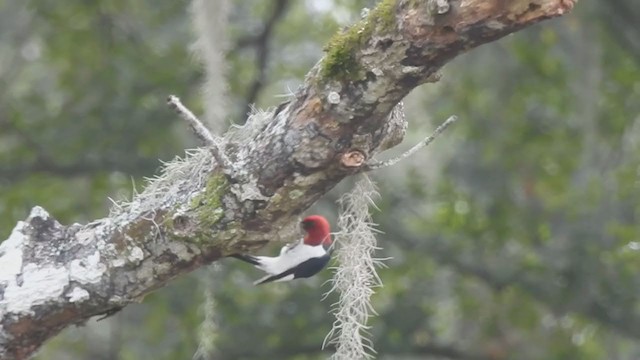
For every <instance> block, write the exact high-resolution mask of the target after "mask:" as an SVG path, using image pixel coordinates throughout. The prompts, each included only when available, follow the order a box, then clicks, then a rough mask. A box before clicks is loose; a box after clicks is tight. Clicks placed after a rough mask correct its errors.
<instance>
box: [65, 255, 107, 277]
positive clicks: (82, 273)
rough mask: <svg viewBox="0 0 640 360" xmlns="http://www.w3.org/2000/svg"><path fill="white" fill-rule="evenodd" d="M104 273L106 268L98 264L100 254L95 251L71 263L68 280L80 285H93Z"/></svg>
mask: <svg viewBox="0 0 640 360" xmlns="http://www.w3.org/2000/svg"><path fill="white" fill-rule="evenodd" d="M106 271H107V267H106V266H105V265H104V264H103V263H101V262H100V252H98V251H96V252H95V253H93V254H92V255H89V256H87V257H86V258H84V259H82V260H77V259H76V260H73V261H71V264H70V265H69V279H71V280H72V281H77V282H79V283H81V284H95V283H98V282H99V281H100V279H101V278H102V275H103V274H104V273H105V272H106Z"/></svg>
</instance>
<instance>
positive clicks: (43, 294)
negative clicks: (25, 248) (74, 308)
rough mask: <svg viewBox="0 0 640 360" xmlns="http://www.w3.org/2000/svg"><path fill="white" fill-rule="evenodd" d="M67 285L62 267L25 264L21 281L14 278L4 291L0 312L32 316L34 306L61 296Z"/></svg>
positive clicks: (66, 278) (66, 273)
mask: <svg viewBox="0 0 640 360" xmlns="http://www.w3.org/2000/svg"><path fill="white" fill-rule="evenodd" d="M68 284H69V272H68V271H67V269H66V268H64V267H56V266H50V265H45V266H38V265H36V264H27V265H26V266H25V267H24V268H23V269H22V276H21V279H20V280H18V279H17V278H14V279H13V280H12V281H10V282H9V284H8V286H7V288H6V289H5V290H4V300H3V301H2V303H0V310H2V311H6V312H9V313H13V314H20V313H29V314H32V313H33V307H34V306H36V305H42V304H45V303H46V302H48V301H51V299H56V298H57V297H59V296H61V295H62V293H63V291H64V288H65V287H66V286H67V285H68ZM3 307H4V308H3ZM2 311H0V312H2Z"/></svg>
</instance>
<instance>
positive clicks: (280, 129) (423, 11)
mask: <svg viewBox="0 0 640 360" xmlns="http://www.w3.org/2000/svg"><path fill="white" fill-rule="evenodd" d="M431 4H432V1H409V0H401V1H392V0H385V1H383V2H382V3H381V4H380V5H379V6H378V7H377V8H376V9H374V10H372V11H371V12H370V13H369V15H368V16H367V17H366V18H365V19H363V20H362V21H360V22H359V23H358V24H356V25H354V26H353V27H351V28H350V29H349V30H347V31H345V32H343V33H341V34H337V35H336V36H335V37H334V38H333V39H332V40H331V41H330V42H329V44H328V45H327V47H326V55H325V57H324V58H323V59H322V60H321V61H320V62H319V63H318V64H317V65H316V66H315V67H314V68H313V69H311V71H310V72H309V73H308V75H307V77H306V80H305V83H304V85H303V86H302V87H301V88H300V89H299V90H298V91H297V92H296V94H295V95H294V96H293V98H292V99H291V100H290V101H289V102H288V103H286V104H284V105H283V106H281V107H279V108H278V111H271V112H259V113H256V114H253V115H252V116H251V118H250V119H249V120H248V122H247V125H245V126H244V127H242V128H238V129H234V130H233V131H232V132H230V133H228V134H227V136H226V138H225V143H224V144H225V146H224V149H221V151H224V152H225V154H226V155H227V156H228V158H229V164H230V166H231V167H232V168H231V169H225V170H229V171H224V172H223V170H222V169H221V168H220V166H219V164H216V163H215V161H213V159H212V158H211V156H210V153H209V152H208V151H207V150H203V149H199V150H196V151H194V152H191V153H189V154H188V156H187V157H186V158H185V159H182V160H177V161H175V162H172V163H169V164H167V165H166V167H165V168H164V169H163V173H162V174H161V175H160V176H159V177H158V179H156V180H154V181H152V182H150V183H149V185H148V186H147V188H146V189H145V190H144V192H143V193H141V194H139V195H138V196H136V197H135V198H134V199H133V200H132V201H131V203H128V204H121V205H120V206H119V207H117V208H115V209H114V210H113V211H112V214H111V215H110V216H109V217H107V218H104V219H100V220H96V221H94V222H91V223H89V224H87V225H79V224H73V225H70V226H63V225H61V224H59V223H58V222H57V221H56V220H55V219H53V218H52V217H51V216H50V215H49V214H48V213H47V212H46V211H44V210H43V209H42V208H39V207H35V208H34V209H33V210H32V212H31V214H30V216H29V217H28V218H27V220H26V221H24V222H19V223H18V224H17V225H16V227H15V228H14V230H13V232H12V233H11V236H10V237H9V239H8V240H6V241H5V242H3V243H2V244H1V245H0V358H2V359H24V358H27V357H28V356H30V355H31V354H32V353H33V352H34V351H35V350H37V349H38V347H39V346H40V345H41V344H42V343H43V342H44V341H45V340H47V339H49V338H50V337H52V336H54V335H55V334H57V333H58V332H59V331H60V330H62V329H63V328H65V327H67V326H69V325H71V324H78V323H82V322H84V321H86V320H87V319H88V318H90V317H91V316H94V315H96V314H104V313H109V312H111V311H113V310H115V309H118V308H121V307H123V306H126V305H127V304H130V303H133V302H138V301H141V300H142V299H143V298H144V296H145V295H146V294H148V293H150V292H151V291H153V290H155V289H157V288H159V287H161V286H164V285H165V284H166V283H167V282H169V281H170V280H171V279H173V278H175V277H177V276H179V275H182V274H185V273H187V272H190V271H192V270H194V269H196V268H197V267H199V266H202V265H205V264H209V263H211V262H212V261H215V260H217V259H220V258H221V257H224V256H227V255H230V254H233V253H238V252H240V253H244V252H248V251H251V250H253V249H256V248H259V247H262V246H264V245H265V244H266V243H267V242H268V241H279V240H280V238H281V236H287V235H288V234H283V233H282V230H281V229H289V228H290V225H291V224H292V223H293V222H295V220H294V219H296V216H297V215H298V214H300V213H301V212H302V211H304V210H305V209H307V208H308V207H309V206H310V205H311V204H313V203H314V202H315V201H316V200H317V199H318V198H319V197H320V196H322V195H323V194H324V193H326V192H327V191H328V190H329V189H331V188H332V187H333V186H334V185H336V184H337V183H338V182H340V181H341V180H342V179H343V178H345V177H346V176H348V175H351V174H353V173H355V172H358V171H360V170H361V169H359V168H352V167H345V166H343V165H342V164H341V162H340V161H338V160H337V159H340V158H341V157H342V156H343V155H344V154H345V153H348V152H352V151H354V150H357V151H359V152H361V153H362V154H364V155H365V157H366V158H368V159H370V158H371V157H372V156H373V155H375V154H376V153H378V152H380V151H382V150H384V149H386V148H388V147H391V146H393V145H395V144H397V143H398V142H399V141H400V140H401V138H402V135H401V134H402V132H403V129H404V127H403V126H401V125H402V124H399V123H397V122H394V121H390V120H389V116H388V114H389V112H390V111H391V109H392V108H393V107H394V106H395V105H396V104H397V103H398V102H399V101H400V100H401V99H402V98H403V97H404V96H405V95H406V94H407V93H409V91H411V90H412V89H413V88H415V87H416V86H418V85H420V84H422V83H424V82H426V81H428V80H429V78H430V76H431V75H432V74H434V73H435V72H436V71H437V70H438V69H440V68H441V67H442V66H443V65H444V64H445V63H446V62H448V61H450V60H451V59H453V58H454V57H455V56H456V55H458V54H461V53H463V52H465V51H468V50H469V49H471V48H473V47H476V46H478V45H481V44H484V43H487V42H490V41H493V40H496V39H499V38H501V37H503V36H505V35H507V34H510V33H513V32H515V31H517V30H519V29H522V28H523V27H525V26H529V25H531V24H534V23H536V22H538V21H541V20H543V19H548V18H551V17H555V16H559V15H562V14H564V13H565V12H566V11H568V10H569V9H571V8H572V6H573V4H574V2H573V1H570V0H528V1H523V0H511V1H505V0H467V1H464V2H451V3H450V9H449V10H448V12H446V14H436V13H435V12H434V11H432V10H431ZM462 4H463V5H464V6H461V5H462ZM334 93H335V94H337V95H338V96H337V97H336V96H334V95H332V98H331V101H329V99H328V98H329V95H330V94H334ZM399 134H400V135H399ZM265 239H269V240H265Z"/></svg>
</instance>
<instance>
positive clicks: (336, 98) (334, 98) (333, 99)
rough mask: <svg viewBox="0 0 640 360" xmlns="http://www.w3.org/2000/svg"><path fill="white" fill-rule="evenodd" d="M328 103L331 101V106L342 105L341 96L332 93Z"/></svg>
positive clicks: (328, 97)
mask: <svg viewBox="0 0 640 360" xmlns="http://www.w3.org/2000/svg"><path fill="white" fill-rule="evenodd" d="M327 101H329V104H340V94H338V93H337V92H335V91H332V92H330V93H329V95H328V96H327Z"/></svg>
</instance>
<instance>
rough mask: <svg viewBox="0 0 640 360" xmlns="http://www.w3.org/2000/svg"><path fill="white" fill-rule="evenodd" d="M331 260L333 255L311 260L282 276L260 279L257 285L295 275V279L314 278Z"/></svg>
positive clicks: (285, 272)
mask: <svg viewBox="0 0 640 360" xmlns="http://www.w3.org/2000/svg"><path fill="white" fill-rule="evenodd" d="M329 259H331V255H329V254H328V253H327V254H325V255H324V256H321V257H316V258H311V259H309V260H306V261H304V262H301V263H300V264H298V265H297V266H296V267H293V268H291V269H289V270H287V271H284V272H282V273H280V274H276V275H272V276H268V277H265V278H264V279H260V280H259V281H258V282H256V285H260V284H265V283H269V282H272V281H276V280H280V279H282V278H285V277H287V276H289V275H293V279H298V278H308V277H312V276H313V275H315V274H317V273H319V272H320V270H322V269H323V268H324V267H325V266H327V263H329Z"/></svg>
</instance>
